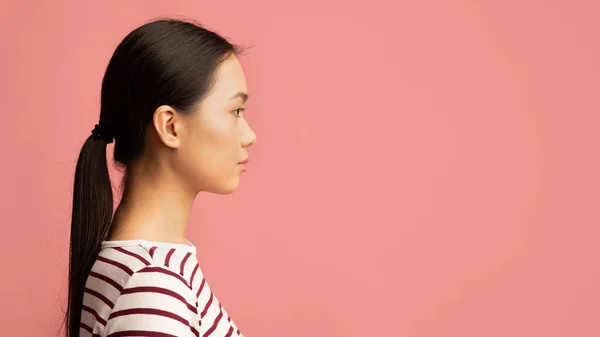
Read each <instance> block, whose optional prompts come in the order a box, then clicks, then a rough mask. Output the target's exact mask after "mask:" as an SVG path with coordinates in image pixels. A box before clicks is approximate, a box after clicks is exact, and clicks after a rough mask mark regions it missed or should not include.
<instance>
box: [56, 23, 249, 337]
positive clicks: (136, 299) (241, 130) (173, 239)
mask: <svg viewBox="0 0 600 337" xmlns="http://www.w3.org/2000/svg"><path fill="white" fill-rule="evenodd" d="M240 53H241V49H240V47H238V46H235V45H233V44H231V43H229V42H228V41H226V40H225V39H224V38H223V37H221V36H219V35H218V34H216V33H214V32H211V31H209V30H206V29H204V28H203V27H202V26H200V25H197V24H192V23H189V22H183V21H179V20H159V21H154V22H150V23H147V24H145V25H143V26H141V27H139V28H137V29H135V30H134V31H132V32H131V33H130V34H129V35H128V36H126V37H125V39H124V40H123V41H122V42H121V43H120V44H119V46H118V47H117V49H116V50H115V52H114V54H113V56H112V58H111V60H110V62H109V64H108V67H107V69H106V73H105V75H104V79H103V82H102V94H101V108H100V120H99V123H98V124H96V127H95V128H94V129H93V131H92V134H91V135H90V136H89V137H88V139H87V140H86V141H85V144H84V145H83V147H82V149H81V153H80V155H79V160H78V161H77V168H76V172H75V186H74V196H73V214H72V224H71V247H70V261H69V298H68V307H67V315H66V320H67V336H71V337H74V336H177V337H181V336H214V337H218V336H242V333H241V332H240V331H239V329H238V328H237V326H236V325H235V323H234V322H233V321H232V319H231V318H230V317H229V315H228V314H227V312H226V311H225V309H224V308H223V307H222V306H221V304H220V303H219V301H218V300H217V298H216V296H215V295H214V294H213V293H212V291H211V289H210V287H209V286H208V284H207V283H206V280H205V279H204V277H203V274H202V271H201V268H200V267H199V265H198V260H197V258H196V247H195V246H194V245H193V244H192V243H190V242H189V241H188V240H187V239H186V238H185V230H186V226H187V221H188V218H189V215H190V210H191V207H192V203H193V201H194V198H195V197H196V195H197V194H198V192H200V191H206V192H213V193H220V194H227V193H232V192H233V191H235V189H236V188H237V186H238V183H239V179H240V174H241V172H243V171H245V165H246V162H247V160H248V147H249V146H250V145H252V144H253V143H255V142H256V135H255V134H254V132H253V131H252V130H251V129H250V127H249V125H248V124H247V122H246V121H245V120H244V116H243V114H242V112H243V111H244V103H245V102H246V100H247V98H248V95H247V88H246V80H245V77H244V73H243V71H242V67H241V65H240V63H239V61H238V59H237V56H238V55H239V54H240ZM113 140H114V159H115V162H116V163H117V164H119V166H120V167H121V168H123V169H124V177H123V182H122V187H123V196H122V199H121V202H120V204H119V206H118V207H117V209H116V211H115V212H114V215H113V195H112V189H111V184H110V179H109V174H108V168H107V160H106V146H107V144H109V143H112V142H113Z"/></svg>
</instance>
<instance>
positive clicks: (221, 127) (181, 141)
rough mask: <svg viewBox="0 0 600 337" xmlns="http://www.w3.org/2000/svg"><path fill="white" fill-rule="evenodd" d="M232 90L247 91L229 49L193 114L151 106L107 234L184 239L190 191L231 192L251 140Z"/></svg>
mask: <svg viewBox="0 0 600 337" xmlns="http://www.w3.org/2000/svg"><path fill="white" fill-rule="evenodd" d="M239 92H242V93H244V94H246V93H247V86H246V79H245V77H244V72H243V69H242V66H241V64H240V62H239V60H238V59H237V57H235V56H231V57H229V58H228V59H227V60H226V61H224V62H223V63H222V64H221V65H220V67H219V68H218V69H217V81H216V83H215V85H214V87H213V88H212V90H211V92H210V93H209V94H208V96H206V98H204V99H203V100H202V101H201V102H200V103H199V106H198V107H197V110H196V111H194V112H193V113H192V114H182V113H179V112H178V111H177V110H175V109H174V108H172V107H170V106H166V105H163V106H160V107H158V108H157V109H156V111H155V112H154V116H153V120H152V123H151V124H150V125H149V126H148V132H147V138H146V142H147V143H146V144H147V146H146V150H145V152H144V153H143V154H142V156H140V158H139V159H138V160H137V161H136V162H135V163H132V164H131V165H130V167H129V169H128V175H129V179H128V182H127V185H126V186H125V194H124V195H123V198H122V200H121V203H120V204H119V207H118V208H117V210H116V211H115V216H114V220H113V225H112V228H111V233H109V237H108V238H107V240H111V241H113V240H133V239H143V240H150V241H161V242H170V243H179V244H186V245H187V244H188V243H187V242H186V240H185V232H186V228H187V223H188V220H189V217H190V212H191V208H192V204H193V202H194V199H195V198H196V195H197V194H198V193H199V192H203V191H204V192H211V193H218V194H229V193H233V192H234V191H235V190H236V189H237V187H238V184H239V179H240V174H241V172H242V169H241V165H239V162H240V161H243V160H245V159H247V158H248V147H249V146H251V145H252V144H254V143H256V134H255V133H254V132H253V131H252V129H251V128H250V126H249V125H248V123H247V122H246V120H245V119H244V117H243V110H240V108H242V109H243V108H244V103H245V100H244V99H243V97H240V96H237V97H234V98H232V97H233V96H236V94H237V93H239ZM242 96H243V95H242Z"/></svg>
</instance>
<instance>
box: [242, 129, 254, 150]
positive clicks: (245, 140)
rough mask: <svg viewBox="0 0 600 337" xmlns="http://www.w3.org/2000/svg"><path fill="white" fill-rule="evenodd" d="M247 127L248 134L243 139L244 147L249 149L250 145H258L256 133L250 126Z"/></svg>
mask: <svg viewBox="0 0 600 337" xmlns="http://www.w3.org/2000/svg"><path fill="white" fill-rule="evenodd" d="M246 125H247V128H246V132H244V136H243V137H242V146H243V147H249V146H250V145H254V144H256V133H254V131H253V130H252V129H251V128H250V125H248V124H246Z"/></svg>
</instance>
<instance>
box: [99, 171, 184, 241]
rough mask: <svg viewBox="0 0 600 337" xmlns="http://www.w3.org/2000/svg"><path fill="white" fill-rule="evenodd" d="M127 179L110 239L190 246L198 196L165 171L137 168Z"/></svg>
mask: <svg viewBox="0 0 600 337" xmlns="http://www.w3.org/2000/svg"><path fill="white" fill-rule="evenodd" d="M130 169H133V170H135V171H134V172H130V173H129V174H128V175H127V176H128V178H126V184H125V192H124V194H123V198H122V200H121V202H120V204H119V206H118V207H117V210H116V211H115V216H114V219H113V225H112V227H111V232H110V233H109V236H108V238H107V240H134V239H142V240H150V241H161V242H171V243H182V244H187V242H186V241H185V238H186V234H185V232H186V229H187V223H188V220H189V217H190V213H191V209H192V204H193V202H194V198H195V193H193V192H191V191H189V190H188V188H187V186H186V185H185V184H183V183H182V182H181V181H179V180H178V179H177V178H176V177H174V176H170V175H169V174H168V173H167V172H166V171H162V172H156V171H154V172H149V171H148V170H147V169H135V168H130Z"/></svg>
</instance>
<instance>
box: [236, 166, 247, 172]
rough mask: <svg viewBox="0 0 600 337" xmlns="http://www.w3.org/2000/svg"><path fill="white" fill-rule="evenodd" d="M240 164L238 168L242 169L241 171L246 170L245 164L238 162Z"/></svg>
mask: <svg viewBox="0 0 600 337" xmlns="http://www.w3.org/2000/svg"><path fill="white" fill-rule="evenodd" d="M238 165H239V166H240V170H242V172H246V164H238Z"/></svg>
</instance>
